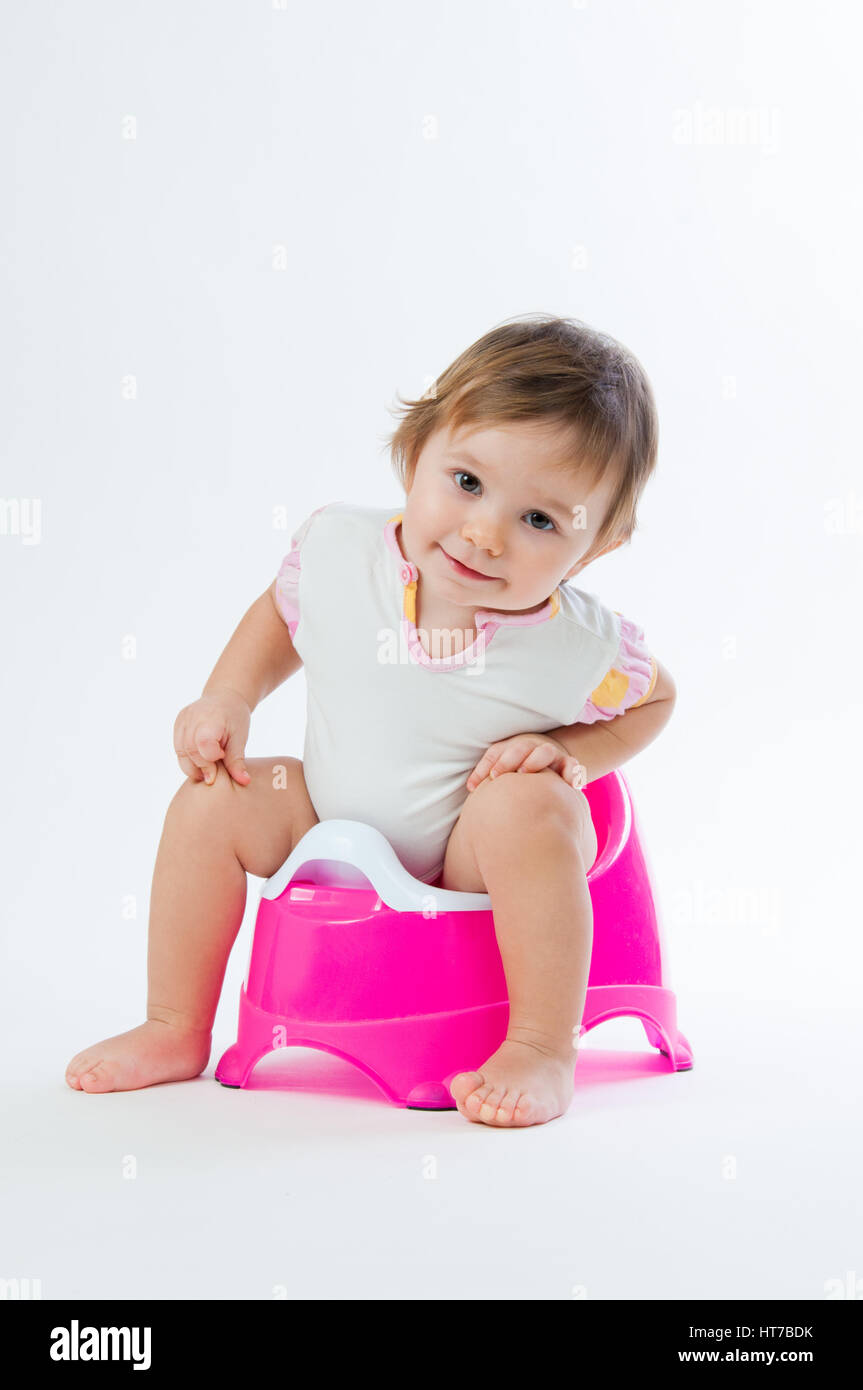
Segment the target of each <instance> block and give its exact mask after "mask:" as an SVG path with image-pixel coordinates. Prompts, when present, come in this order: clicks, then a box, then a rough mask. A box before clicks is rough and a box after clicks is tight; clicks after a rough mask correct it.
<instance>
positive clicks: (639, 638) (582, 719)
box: [575, 615, 655, 724]
mask: <svg viewBox="0 0 863 1390" xmlns="http://www.w3.org/2000/svg"><path fill="white" fill-rule="evenodd" d="M619 616H620V646H619V648H618V652H617V657H616V659H615V662H614V665H613V667H612V668H611V669H612V671H619V672H620V674H621V675H622V676H624V677H626V678H627V680H628V684H627V686H626V689H625V691H624V692H623V694H622V697H621V700H620V703H619V704H614V705H612V704H594V703H593V698H592V697H593V695H596V694H597V692H598V691H601V690H602V687H603V685H604V684H605V681H602V682H600V684H599V685H598V686H597V688H596V690H594V691H592V693H591V698H590V699H589V700H588V701H587V703H586V704H585V706H584V709H583V710H582V711H581V714H580V715H579V716H578V718H577V719H576V721H575V723H577V724H595V723H596V722H597V720H599V719H616V718H617V716H618V715H619V714H623V713H624V711H625V710H628V709H631V708H632V706H633V705H637V704H638V701H639V700H640V699H642V697H643V696H644V695H646V694H647V692H648V690H649V688H650V682H651V681H652V679H653V675H654V670H655V663H654V661H653V658H652V657H651V655H650V652H649V651H648V648H647V644H646V642H645V640H644V631H643V629H642V628H640V627H639V626H638V624H637V623H634V622H631V621H630V619H629V618H624V617H623V616H622V615H619ZM609 674H611V673H609ZM605 679H606V680H608V676H606V678H605ZM621 683H622V682H621ZM611 684H612V686H613V681H612V683H611Z"/></svg>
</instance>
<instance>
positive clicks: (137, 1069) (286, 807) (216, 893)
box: [66, 758, 318, 1091]
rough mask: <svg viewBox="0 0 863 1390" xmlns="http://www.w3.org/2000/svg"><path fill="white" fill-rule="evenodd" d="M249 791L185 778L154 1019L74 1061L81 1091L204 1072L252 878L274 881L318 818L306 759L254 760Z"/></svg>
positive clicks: (153, 921)
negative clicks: (308, 784) (248, 877)
mask: <svg viewBox="0 0 863 1390" xmlns="http://www.w3.org/2000/svg"><path fill="white" fill-rule="evenodd" d="M245 762H246V766H247V767H248V769H249V774H250V777H251V781H250V782H248V783H247V784H246V785H245V786H238V785H237V783H236V782H234V781H233V779H232V778H231V776H230V774H229V773H228V772H227V771H226V769H225V766H224V764H223V763H221V762H219V763H218V764H217V772H216V779H215V781H214V782H213V784H212V786H208V785H207V783H206V782H203V781H202V782H192V781H186V782H184V783H183V785H182V786H181V787H180V789H179V791H178V792H177V794H176V796H175V797H174V799H173V801H172V802H171V803H170V805H169V807H168V811H167V814H166V816H165V823H164V828H163V830H162V838H161V840H160V842H159V849H158V853H157V855H156V865H155V869H154V872H153V885H152V891H151V894H150V937H149V950H148V958H147V974H148V994H147V1022H146V1023H142V1024H140V1025H139V1026H138V1027H137V1028H132V1029H130V1030H129V1032H127V1033H119V1034H117V1036H116V1037H113V1038H107V1039H105V1040H104V1041H102V1042H100V1043H95V1044H94V1045H93V1046H92V1047H88V1048H87V1049H86V1050H85V1051H84V1052H79V1053H78V1055H77V1056H76V1057H73V1058H72V1061H71V1062H70V1063H69V1066H68V1067H67V1069H66V1080H67V1082H68V1084H69V1085H70V1086H71V1087H72V1088H73V1089H75V1090H79V1091H129V1090H136V1089H138V1088H139V1087H141V1086H154V1085H156V1084H158V1083H159V1082H162V1081H183V1080H186V1079H187V1078H189V1077H193V1076H198V1075H200V1073H201V1072H202V1071H203V1070H204V1068H205V1066H206V1065H207V1062H208V1061H209V1057H210V1046H211V1042H212V1035H211V1029H212V1025H213V1019H214V1017H215V1013H216V1006H217V1004H218V1002H219V995H220V993H221V989H222V981H223V979H224V976H225V968H226V966H227V963H228V956H229V955H230V953H231V947H232V946H233V944H234V940H235V938H236V935H237V932H238V931H239V928H240V923H241V922H242V920H243V913H244V910H245V906H246V871H247V870H248V872H249V873H252V874H256V875H257V876H258V877H259V878H269V877H270V876H271V875H272V874H274V873H275V872H276V870H277V869H278V868H279V867H280V865H281V864H283V863H284V861H285V860H286V859H287V857H288V855H289V854H290V852H291V850H292V849H293V848H294V846H295V845H296V844H297V843H298V842H299V840H300V839H301V838H302V836H303V835H305V833H306V831H307V830H309V829H311V827H312V826H313V825H315V824H316V823H317V819H318V817H317V816H316V814H315V810H314V807H313V806H312V803H311V801H310V800H309V794H308V791H307V789H306V782H305V778H304V776H303V765H302V763H301V762H300V760H299V759H298V758H246V760H245Z"/></svg>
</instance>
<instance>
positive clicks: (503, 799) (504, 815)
mask: <svg viewBox="0 0 863 1390" xmlns="http://www.w3.org/2000/svg"><path fill="white" fill-rule="evenodd" d="M484 788H487V791H486V795H485V798H484V805H483V812H484V815H483V820H484V821H485V822H486V823H493V822H500V821H503V822H509V823H512V822H518V823H519V824H520V825H522V826H523V827H525V828H532V827H535V826H542V827H546V826H547V825H548V824H549V822H551V821H554V822H557V823H560V822H561V821H562V822H563V823H564V824H565V825H566V826H567V827H568V828H572V827H578V826H579V825H580V824H581V823H582V821H583V820H584V818H585V816H587V818H588V819H589V818H590V807H589V806H588V803H587V797H586V796H585V795H584V792H583V791H581V790H579V789H578V788H576V787H572V786H570V784H569V783H568V782H564V780H563V778H562V777H560V776H559V775H558V773H556V772H552V770H551V769H550V768H542V770H541V771H540V772H502V773H501V774H500V776H499V777H495V778H493V779H492V778H487V779H486V781H484V782H482V783H480V785H479V787H477V789H476V791H474V792H472V793H471V796H472V797H476V796H478V794H479V793H480V792H481V791H482V790H483V789H484ZM477 809H479V806H478V807H477Z"/></svg>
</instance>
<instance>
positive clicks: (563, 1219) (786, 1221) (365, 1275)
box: [0, 991, 863, 1300]
mask: <svg viewBox="0 0 863 1390" xmlns="http://www.w3.org/2000/svg"><path fill="white" fill-rule="evenodd" d="M678 1008H679V1018H680V1025H681V1027H682V1029H683V1031H684V1033H685V1034H686V1035H687V1037H688V1038H689V1041H690V1043H691V1045H692V1047H693V1050H694V1054H695V1066H694V1068H693V1070H691V1071H689V1072H685V1073H684V1072H680V1073H672V1072H669V1071H668V1070H667V1066H668V1063H667V1062H666V1061H665V1059H664V1058H662V1057H660V1056H659V1054H658V1053H656V1052H654V1051H653V1050H652V1049H651V1048H650V1047H649V1046H648V1044H647V1041H646V1038H645V1035H644V1032H643V1030H642V1028H641V1026H640V1024H638V1023H637V1022H636V1021H635V1020H630V1019H625V1020H614V1021H612V1022H611V1023H607V1024H605V1025H603V1026H602V1027H601V1028H599V1029H598V1030H597V1031H595V1032H594V1033H593V1034H592V1035H591V1036H590V1038H589V1040H588V1042H587V1043H586V1044H585V1047H584V1050H583V1052H582V1054H581V1057H580V1059H579V1064H578V1069H577V1080H576V1095H575V1100H574V1102H573V1105H572V1107H571V1108H570V1110H569V1111H568V1112H567V1114H566V1115H565V1116H563V1117H561V1118H560V1119H558V1120H555V1121H553V1122H551V1123H550V1124H547V1125H542V1126H536V1127H532V1128H529V1129H521V1130H509V1131H502V1130H492V1129H489V1128H487V1127H485V1126H482V1125H472V1124H470V1123H469V1122H467V1121H465V1120H464V1119H463V1118H462V1116H461V1115H459V1114H458V1112H456V1111H453V1112H445V1113H441V1112H429V1113H421V1112H417V1111H410V1110H404V1109H399V1108H396V1107H393V1106H391V1105H389V1104H388V1103H387V1102H386V1101H385V1100H384V1099H383V1098H382V1097H381V1096H380V1093H379V1092H378V1090H377V1089H376V1087H375V1086H374V1085H373V1084H372V1083H371V1082H369V1081H368V1080H367V1079H366V1078H365V1077H364V1076H363V1075H362V1074H360V1073H359V1072H357V1071H356V1070H355V1069H353V1068H351V1067H349V1066H348V1065H347V1064H346V1063H342V1062H340V1061H338V1060H337V1059H333V1058H329V1057H326V1056H324V1055H323V1054H319V1053H312V1052H310V1051H306V1050H296V1051H292V1052H288V1053H285V1054H282V1055H280V1056H275V1057H271V1058H267V1059H266V1060H265V1061H264V1062H262V1063H260V1064H259V1066H258V1068H257V1069H256V1071H255V1073H254V1075H253V1087H252V1088H251V1089H248V1090H244V1091H240V1090H237V1091H234V1090H228V1089H226V1088H224V1087H222V1086H220V1085H218V1084H217V1083H216V1082H215V1081H214V1079H213V1068H214V1066H215V1063H216V1062H217V1061H218V1058H219V1057H220V1056H221V1053H222V1051H223V1050H224V1048H225V1047H227V1046H228V1045H229V1044H230V1043H231V1042H232V1041H233V1037H232V1036H231V1033H230V1028H231V1013H232V1010H231V1009H228V1010H226V1011H224V1012H222V1011H220V1016H219V1020H218V1023H219V1028H220V1030H221V1031H220V1032H217V1034H216V1037H215V1045H214V1049H213V1056H212V1057H211V1061H210V1065H209V1067H208V1068H207V1071H206V1072H205V1073H204V1075H203V1076H202V1077H200V1078H198V1079H197V1080H195V1081H191V1082H183V1083H179V1084H175V1085H170V1086H157V1087H150V1088H147V1089H145V1090H140V1091H132V1092H125V1093H120V1094H109V1095H104V1096H89V1095H85V1094H82V1093H80V1092H73V1091H71V1090H70V1089H69V1088H68V1087H67V1086H66V1085H65V1082H64V1080H63V1070H64V1067H65V1064H66V1062H67V1061H68V1058H69V1056H71V1055H72V1053H73V1052H74V1050H75V1046H77V1044H76V1045H75V1046H73V1045H70V1043H69V1041H68V1040H65V1039H63V1040H61V1041H60V1042H58V1046H57V1049H56V1051H57V1056H56V1065H55V1066H50V1065H49V1064H47V1063H46V1062H45V1060H44V1059H45V1055H46V1054H45V1052H44V1051H40V1055H39V1058H38V1060H36V1061H35V1062H34V1063H33V1064H32V1070H29V1071H28V1070H27V1068H28V1062H27V1059H26V1058H19V1060H18V1065H19V1066H20V1067H21V1068H23V1069H24V1070H22V1071H21V1072H19V1075H18V1076H17V1078H16V1077H15V1076H10V1075H9V1069H8V1064H7V1067H6V1068H4V1073H5V1075H4V1079H3V1083H2V1088H3V1090H2V1101H3V1105H4V1110H5V1112H6V1122H5V1124H4V1126H3V1140H2V1170H3V1174H2V1176H3V1182H2V1198H0V1201H2V1223H0V1224H2V1232H3V1236H2V1256H0V1277H2V1278H4V1279H7V1280H8V1279H18V1280H23V1279H30V1280H39V1281H40V1285H39V1287H40V1289H41V1296H42V1298H43V1299H57V1298H68V1297H76V1298H122V1299H135V1298H157V1299H190V1298H206V1299H214V1298H228V1299H271V1298H274V1297H276V1298H278V1297H287V1298H299V1299H305V1298H330V1299H401V1300H413V1299H446V1298H455V1299H477V1298H492V1299H543V1300H547V1299H572V1298H591V1299H642V1298H653V1299H656V1298H660V1299H683V1298H699V1299H731V1298H744V1299H764V1298H789V1299H814V1300H820V1299H824V1298H825V1297H831V1296H832V1297H835V1296H836V1292H835V1290H837V1289H838V1288H839V1287H840V1286H841V1287H842V1288H847V1287H851V1286H853V1283H854V1280H855V1279H856V1280H860V1279H861V1277H863V1241H861V1234H863V1223H861V1197H860V1172H861V1143H860V1135H861V1123H860V1119H861V1109H860V1101H861V1083H860V1062H861V1056H860V1047H859V1034H860V1028H859V1020H860V1015H859V1011H857V1010H851V1009H848V1008H845V1009H842V1010H839V1011H826V1010H822V1011H816V1012H806V1011H804V1010H800V1009H792V1008H790V1007H788V1006H785V1005H778V1004H775V1003H770V1004H766V1005H761V1004H759V1003H758V1001H747V1000H740V999H736V1000H734V999H732V1000H729V999H728V997H727V996H715V997H712V996H697V995H694V994H693V993H692V992H691V991H690V992H689V993H688V994H687V996H686V997H685V998H683V999H680V998H679V1000H678ZM223 1019H224V1023H223V1022H222V1020H223ZM129 1022H130V1024H131V1022H132V1020H130V1021H129ZM51 1026H52V1024H51V1020H50V1019H47V1020H46V1029H47V1031H49V1032H50V1031H51ZM92 1033H93V1030H92V1029H91V1030H90V1034H91V1035H92ZM133 1172H134V1175H131V1174H132V1173H133ZM831 1281H836V1282H835V1283H833V1282H831ZM846 1296H847V1295H846Z"/></svg>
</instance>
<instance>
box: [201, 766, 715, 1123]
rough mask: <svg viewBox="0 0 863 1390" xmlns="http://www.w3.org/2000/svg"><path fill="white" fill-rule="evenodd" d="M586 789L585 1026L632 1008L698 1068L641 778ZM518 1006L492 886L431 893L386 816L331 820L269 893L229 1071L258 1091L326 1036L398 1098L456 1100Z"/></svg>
mask: <svg viewBox="0 0 863 1390" xmlns="http://www.w3.org/2000/svg"><path fill="white" fill-rule="evenodd" d="M584 790H585V795H586V796H587V799H588V801H589V803H590V809H591V814H592V816H593V822H594V826H595V828H596V833H597V841H598V851H597V856H596V860H595V862H594V864H593V867H592V868H591V870H590V872H589V874H588V876H587V880H588V887H589V889H590V895H591V900H592V902H593V914H594V925H593V952H592V955H591V962H590V975H589V978H588V988H587V999H586V1003H585V1008H584V1015H583V1018H582V1032H583V1033H586V1032H588V1031H589V1030H590V1029H591V1028H595V1027H596V1025H597V1024H598V1023H603V1022H604V1021H605V1020H606V1019H608V1018H615V1017H618V1016H620V1015H622V1014H633V1015H635V1016H636V1017H638V1018H640V1019H641V1021H642V1023H643V1024H644V1031H645V1032H646V1034H647V1038H648V1041H649V1042H650V1043H651V1045H652V1046H653V1047H657V1048H659V1051H660V1052H661V1053H662V1055H663V1056H664V1057H668V1058H669V1059H670V1061H671V1066H672V1069H674V1070H675V1071H687V1070H688V1069H689V1068H690V1067H691V1066H692V1051H691V1049H690V1047H689V1044H688V1042H687V1041H686V1038H685V1037H684V1036H683V1034H682V1033H681V1032H679V1030H678V1027H677V1005H676V1000H675V996H674V994H673V993H672V991H671V990H670V989H669V988H668V986H667V983H666V968H665V945H664V941H663V936H662V931H661V927H660V923H659V919H658V917H657V912H656V906H655V903H654V897H653V891H652V886H651V875H650V870H649V867H648V862H647V859H646V856H645V852H644V849H643V846H642V844H641V840H640V836H639V831H638V823H637V821H636V817H635V810H634V808H633V804H632V797H631V794H630V791H629V786H628V784H627V782H626V780H625V778H624V777H623V774H622V773H620V772H610V773H608V775H607V776H605V777H601V778H599V779H598V780H597V781H595V782H591V783H589V785H588V786H587V787H585V789H584ZM301 870H302V872H300V871H301ZM508 1016H509V1002H508V999H507V991H506V980H505V978H504V973H503V965H502V963H501V959H500V951H499V950H498V946H497V939H496V936H495V931H494V919H493V916H492V912H491V900H490V898H489V897H488V894H486V893H453V892H448V891H445V890H443V889H441V888H432V887H430V886H429V884H427V883H423V882H422V881H421V880H420V879H417V878H414V877H413V876H412V875H411V874H409V873H408V872H407V871H406V870H405V868H404V867H403V866H402V864H401V862H400V861H399V859H398V858H397V857H396V854H395V851H394V850H393V848H392V845H391V844H390V843H389V841H388V840H387V839H386V838H385V837H384V836H383V835H382V834H381V833H380V831H378V830H375V829H374V828H373V827H372V826H370V825H365V824H363V823H362V822H360V821H352V820H325V821H320V822H319V823H318V824H317V825H315V826H313V827H312V829H311V830H309V831H308V833H307V834H306V835H304V836H303V838H302V840H301V841H300V842H299V844H298V845H297V846H296V847H295V849H294V850H293V852H292V853H291V854H290V855H289V857H288V858H287V860H286V861H285V863H284V864H283V865H282V867H281V869H279V870H278V872H277V873H276V874H274V875H273V877H272V878H270V879H268V880H267V882H266V883H265V884H264V885H263V888H262V889H261V902H260V907H259V909H258V915H257V920H256V922H255V931H254V937H253V940H252V946H251V951H250V954H249V964H248V969H247V971H246V977H245V980H244V983H243V986H242V989H241V991H240V1019H239V1030H238V1038H237V1041H236V1042H235V1043H234V1044H233V1046H232V1047H229V1048H228V1050H227V1051H226V1052H225V1053H224V1055H223V1056H222V1058H221V1060H220V1062H219V1065H218V1066H217V1067H216V1080H217V1081H220V1082H221V1083H222V1085H223V1086H233V1087H241V1086H245V1085H247V1083H248V1079H249V1076H250V1075H251V1073H252V1070H253V1068H254V1067H255V1065H256V1063H257V1062H259V1061H260V1059H261V1058H262V1057H263V1056H264V1055H265V1054H266V1053H268V1052H270V1051H272V1049H274V1048H280V1047H312V1048H319V1049H320V1050H322V1051H324V1052H331V1053H334V1054H335V1056H337V1057H343V1058H344V1059H345V1060H346V1061H348V1062H352V1063H353V1064H354V1066H356V1067H359V1068H360V1070H361V1071H363V1072H365V1073H366V1075H367V1076H370V1077H371V1079H372V1080H373V1081H374V1082H376V1083H377V1085H378V1086H379V1087H380V1089H381V1090H382V1091H383V1093H384V1095H385V1096H386V1097H387V1099H388V1100H390V1101H392V1102H393V1103H394V1104H396V1105H405V1106H408V1107H409V1108H411V1109H416V1110H454V1109H455V1101H454V1100H453V1098H452V1096H451V1095H450V1092H449V1085H448V1083H449V1082H450V1081H451V1079H452V1077H453V1076H455V1074H456V1073H457V1072H460V1071H469V1070H473V1069H475V1068H477V1067H480V1066H481V1065H482V1063H483V1062H484V1061H485V1060H486V1058H487V1057H489V1056H490V1054H491V1053H492V1052H494V1051H495V1049H496V1048H497V1047H499V1045H500V1043H501V1042H502V1041H503V1039H504V1037H505V1036H506V1027H507V1021H508ZM573 1055H574V1054H573ZM573 1065H575V1063H574V1062H573Z"/></svg>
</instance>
